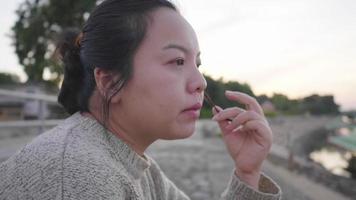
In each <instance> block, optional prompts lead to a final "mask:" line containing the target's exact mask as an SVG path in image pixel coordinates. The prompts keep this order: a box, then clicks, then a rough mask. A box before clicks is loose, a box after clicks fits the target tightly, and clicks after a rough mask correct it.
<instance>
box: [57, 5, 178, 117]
mask: <svg viewBox="0 0 356 200" xmlns="http://www.w3.org/2000/svg"><path fill="white" fill-rule="evenodd" d="M160 7H167V8H170V9H173V10H175V11H176V8H175V6H174V5H173V4H172V3H170V2H169V1H167V0H105V1H103V2H102V3H101V4H99V5H98V6H97V7H96V8H95V9H94V10H93V12H92V13H91V15H90V17H89V19H88V20H87V22H86V24H85V25H84V28H83V30H82V32H80V31H78V30H74V29H70V30H67V31H66V32H65V33H64V35H63V36H62V41H61V42H60V43H59V44H58V46H57V50H58V52H59V53H60V56H61V59H62V61H63V63H64V79H63V83H62V86H61V89H60V92H59V96H58V102H59V103H60V104H62V105H63V107H64V108H65V109H66V111H67V112H68V113H70V114H73V113H75V112H77V111H89V108H88V104H89V98H90V96H91V95H92V93H93V90H94V88H95V86H96V83H95V79H94V69H95V68H96V67H98V68H103V69H107V70H110V71H113V72H115V73H118V74H119V75H120V80H119V81H117V82H116V83H115V84H114V86H113V88H112V89H113V90H114V91H113V93H112V94H111V95H105V104H104V105H103V113H102V114H103V116H104V117H108V115H109V102H110V99H111V97H112V96H113V95H114V94H116V93H117V92H119V91H120V90H121V89H122V87H123V86H124V85H125V84H126V82H127V81H128V80H129V79H130V77H131V72H132V60H133V57H134V54H135V52H136V50H137V48H138V46H139V45H140V43H141V42H142V40H143V38H144V36H145V33H146V29H147V24H148V18H149V16H148V15H149V13H150V12H152V11H153V10H155V9H157V8H160Z"/></svg>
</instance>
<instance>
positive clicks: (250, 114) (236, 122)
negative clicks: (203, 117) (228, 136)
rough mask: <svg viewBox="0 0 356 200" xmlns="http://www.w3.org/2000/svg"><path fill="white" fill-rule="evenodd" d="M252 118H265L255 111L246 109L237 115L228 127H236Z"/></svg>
mask: <svg viewBox="0 0 356 200" xmlns="http://www.w3.org/2000/svg"><path fill="white" fill-rule="evenodd" d="M251 120H262V121H263V120H264V119H263V118H262V116H261V115H259V114H257V113H256V112H254V111H246V112H243V113H241V114H239V115H237V116H236V117H235V118H234V119H233V120H232V121H231V123H230V124H229V125H228V126H227V127H226V128H227V129H230V130H232V129H235V128H237V127H239V126H241V125H244V124H245V123H246V122H248V121H251Z"/></svg>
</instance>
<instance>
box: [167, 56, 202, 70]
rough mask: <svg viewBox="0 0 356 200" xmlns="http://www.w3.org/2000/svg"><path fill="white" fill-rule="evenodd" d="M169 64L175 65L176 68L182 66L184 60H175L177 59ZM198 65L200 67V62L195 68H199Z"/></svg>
mask: <svg viewBox="0 0 356 200" xmlns="http://www.w3.org/2000/svg"><path fill="white" fill-rule="evenodd" d="M181 62H183V63H181ZM170 63H171V64H176V65H177V66H182V65H184V64H185V60H184V59H183V58H177V59H175V60H173V61H171V62H170ZM200 65H201V64H200V62H199V63H197V68H199V67H200Z"/></svg>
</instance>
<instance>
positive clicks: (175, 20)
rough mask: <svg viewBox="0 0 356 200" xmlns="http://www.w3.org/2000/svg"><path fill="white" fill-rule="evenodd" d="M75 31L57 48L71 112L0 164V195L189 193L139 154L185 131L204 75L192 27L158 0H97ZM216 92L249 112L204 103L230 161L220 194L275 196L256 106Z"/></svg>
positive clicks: (268, 138) (267, 138) (268, 139)
mask: <svg viewBox="0 0 356 200" xmlns="http://www.w3.org/2000/svg"><path fill="white" fill-rule="evenodd" d="M77 35H78V34H77V33H74V32H69V33H68V34H67V35H66V37H65V38H64V39H65V40H64V42H62V43H61V44H60V45H59V52H60V54H61V56H62V59H63V61H64V65H65V75H64V81H63V84H62V87H61V91H60V94H59V97H58V100H59V102H60V103H61V104H62V105H63V106H64V108H65V109H66V110H67V111H68V112H69V113H70V114H72V116H70V117H69V118H68V119H66V120H65V122H63V123H62V124H60V125H58V126H57V127H55V128H54V129H52V130H50V131H48V132H46V133H44V134H42V135H40V136H39V137H37V138H36V139H35V140H34V141H33V142H31V143H30V144H28V145H27V146H26V147H25V148H23V149H22V150H21V151H20V152H18V153H17V154H16V155H14V156H12V157H11V158H10V159H9V160H7V161H6V162H5V163H3V164H2V165H1V167H0V176H1V180H2V181H1V183H0V197H1V199H189V198H188V197H187V196H186V195H185V194H184V193H183V192H182V191H180V190H179V189H178V188H177V187H176V186H175V185H174V184H173V183H172V182H171V181H170V180H168V178H167V177H166V176H165V175H164V173H163V172H162V171H161V170H160V168H159V167H158V165H157V163H156V162H155V161H154V160H153V159H152V158H150V157H149V156H147V155H146V154H145V153H144V152H145V150H146V149H147V147H148V146H149V145H150V144H152V143H153V142H154V141H156V140H158V139H167V140H173V139H180V138H186V137H189V136H190V135H192V134H193V132H194V129H195V123H196V121H197V120H198V117H199V112H200V109H201V107H202V103H203V93H204V89H205V88H206V81H205V80H204V78H203V76H202V75H201V73H200V72H199V70H198V67H199V65H200V58H199V55H200V50H199V45H198V41H197V38H196V35H195V33H194V31H193V29H192V27H191V26H190V25H189V24H188V22H187V21H185V19H184V18H183V17H182V16H181V15H180V14H179V12H178V11H177V10H176V8H175V7H174V6H173V5H172V4H171V3H169V2H168V1H165V0H106V1H104V2H103V3H102V4H100V5H99V6H97V7H96V9H95V10H94V11H93V12H92V14H91V16H90V18H89V19H88V21H87V23H86V25H85V27H84V29H83V31H82V32H81V33H80V34H79V35H78V36H77ZM226 96H227V98H228V99H230V100H236V101H240V102H242V103H244V104H246V105H249V109H248V110H246V111H245V110H243V109H240V108H237V107H235V108H228V109H222V108H220V107H215V108H214V109H213V110H214V118H213V119H214V120H216V121H217V122H218V123H219V125H220V128H221V130H222V132H223V135H224V141H225V144H226V146H227V149H228V152H229V153H230V155H231V157H232V159H233V160H234V163H235V166H236V169H235V170H234V173H233V175H232V177H231V181H230V182H229V183H228V186H227V188H226V191H225V192H224V193H223V195H222V199H279V198H280V195H281V193H280V189H279V187H278V186H276V185H275V184H274V183H273V181H271V180H270V179H269V178H268V177H266V176H265V175H263V174H262V173H261V165H262V162H263V160H264V159H265V158H266V156H267V153H268V151H269V149H270V147H271V143H272V133H271V130H270V128H269V126H268V124H267V122H266V120H265V118H264V116H263V112H262V110H261V107H260V106H259V105H258V103H257V102H256V101H255V100H254V99H253V98H251V97H249V96H247V95H245V94H242V93H239V92H227V93H226ZM240 125H243V126H242V127H240ZM238 127H240V128H238Z"/></svg>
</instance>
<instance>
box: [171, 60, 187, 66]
mask: <svg viewBox="0 0 356 200" xmlns="http://www.w3.org/2000/svg"><path fill="white" fill-rule="evenodd" d="M174 62H175V64H176V65H178V66H181V65H184V62H185V61H184V59H183V58H177V59H176V60H175V61H174Z"/></svg>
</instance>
